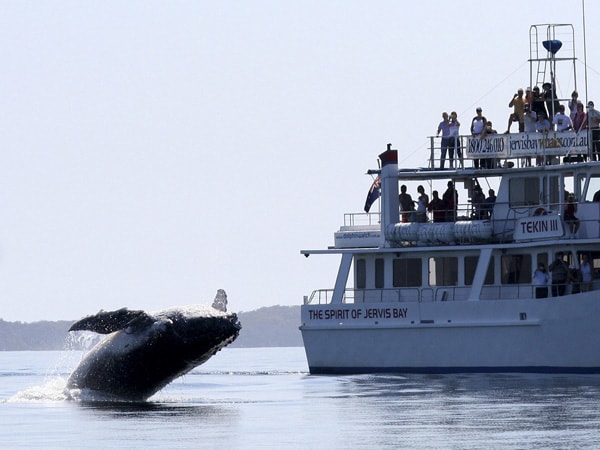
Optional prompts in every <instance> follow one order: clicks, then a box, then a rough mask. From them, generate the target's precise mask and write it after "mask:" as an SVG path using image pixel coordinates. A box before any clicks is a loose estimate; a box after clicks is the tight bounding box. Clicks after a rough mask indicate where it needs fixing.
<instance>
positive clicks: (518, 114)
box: [505, 88, 525, 134]
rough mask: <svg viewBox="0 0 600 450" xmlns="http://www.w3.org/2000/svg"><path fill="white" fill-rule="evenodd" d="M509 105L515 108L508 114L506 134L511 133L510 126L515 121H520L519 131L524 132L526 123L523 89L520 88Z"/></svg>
mask: <svg viewBox="0 0 600 450" xmlns="http://www.w3.org/2000/svg"><path fill="white" fill-rule="evenodd" d="M508 107H509V108H513V112H512V114H511V115H510V116H508V128H507V129H506V132H505V134H508V133H510V127H511V126H512V124H513V122H518V123H519V133H523V131H525V123H524V120H523V119H524V115H525V99H524V98H523V89H521V88H519V90H518V91H517V93H516V94H515V95H514V96H513V98H512V100H511V101H510V102H509V104H508Z"/></svg>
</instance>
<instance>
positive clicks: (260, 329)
mask: <svg viewBox="0 0 600 450" xmlns="http://www.w3.org/2000/svg"><path fill="white" fill-rule="evenodd" d="M238 317H239V319H240V322H241V323H242V331H241V333H240V336H239V337H238V338H237V340H236V341H235V342H234V343H233V344H231V347H297V346H301V345H302V338H301V335H300V331H299V330H298V326H299V325H300V307H299V306H270V307H265V308H260V309H257V310H254V311H249V312H240V313H238ZM73 322H74V320H72V321H69V320H60V321H55V322H51V321H41V322H32V323H24V322H6V321H4V320H2V319H0V351H24V350H63V349H65V348H67V345H68V344H67V342H68V335H69V332H68V330H69V327H70V326H71V325H72V324H73ZM71 344H72V343H70V344H69V345H71ZM69 348H71V347H69Z"/></svg>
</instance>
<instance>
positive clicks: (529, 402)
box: [0, 348, 600, 449]
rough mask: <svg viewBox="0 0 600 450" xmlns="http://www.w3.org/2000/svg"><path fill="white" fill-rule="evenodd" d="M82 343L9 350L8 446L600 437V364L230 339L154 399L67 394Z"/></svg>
mask: <svg viewBox="0 0 600 450" xmlns="http://www.w3.org/2000/svg"><path fill="white" fill-rule="evenodd" d="M80 358H81V353H80V352H74V351H65V352H0V447H1V448H9V449H10V448H15V449H16V448H19V449H27V448H44V449H48V448H56V449H59V448H60V449H65V448H77V449H113V448H115V449H117V448H118V449H123V448H128V449H129V448H144V449H146V448H160V449H167V448H168V449H187V448H190V449H191V448H209V449H246V448H248V449H253V448H260V449H265V448H288V449H289V448H294V449H295V448H302V449H305V448H319V449H321V448H332V449H338V448H343V449H354V448H356V449H372V448H410V449H419V448H422V449H435V448H440V449H481V448H509V449H534V448H543V449H548V448H561V449H575V448H576V449H582V448H600V376H588V375H586V376H581V375H578V376H572V375H512V374H511V375H508V374H506V375H503V374H482V375H474V374H469V375H406V376H404V375H400V374H398V375H360V376H312V375H309V374H308V371H307V366H306V361H305V358H304V350H303V349H302V348H258V349H237V348H231V349H230V348H226V349H224V350H222V351H221V352H219V353H218V354H217V355H216V356H215V357H213V358H212V359H211V360H209V361H208V362H207V363H206V364H204V365H202V366H200V367H198V368H196V369H195V370H194V371H192V372H191V373H190V374H188V375H186V376H185V377H182V378H181V379H178V380H176V381H175V382H173V383H172V384H171V385H169V386H167V387H166V388H165V389H164V390H162V391H161V392H159V393H158V394H157V395H155V396H154V397H152V398H151V399H150V400H149V401H147V402H144V403H81V402H76V401H72V400H67V399H66V397H65V396H64V394H63V388H64V386H65V382H66V379H67V377H68V376H69V373H70V372H71V370H72V369H73V368H74V367H75V366H76V364H77V363H78V361H79V360H80Z"/></svg>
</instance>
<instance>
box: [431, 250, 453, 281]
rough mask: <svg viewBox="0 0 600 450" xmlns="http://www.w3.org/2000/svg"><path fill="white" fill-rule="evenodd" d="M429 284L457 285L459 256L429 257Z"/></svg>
mask: <svg viewBox="0 0 600 450" xmlns="http://www.w3.org/2000/svg"><path fill="white" fill-rule="evenodd" d="M429 284H430V285H431V286H456V285H457V284H458V258H456V257H454V256H438V257H434V258H429Z"/></svg>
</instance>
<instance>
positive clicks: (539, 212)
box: [533, 207, 548, 216]
mask: <svg viewBox="0 0 600 450" xmlns="http://www.w3.org/2000/svg"><path fill="white" fill-rule="evenodd" d="M547 214H548V211H546V209H545V208H542V207H539V208H538V209H536V210H535V211H534V212H533V215H534V216H545V215H547Z"/></svg>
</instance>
